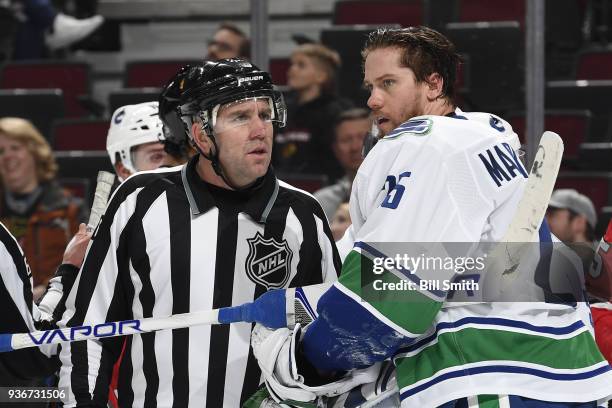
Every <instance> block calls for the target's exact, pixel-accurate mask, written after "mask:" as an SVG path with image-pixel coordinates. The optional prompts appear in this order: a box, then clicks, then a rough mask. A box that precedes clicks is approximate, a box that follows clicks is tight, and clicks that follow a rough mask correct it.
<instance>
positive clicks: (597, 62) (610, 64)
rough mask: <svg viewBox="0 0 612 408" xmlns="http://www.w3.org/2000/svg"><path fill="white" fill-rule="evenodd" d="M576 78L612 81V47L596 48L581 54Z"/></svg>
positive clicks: (577, 64)
mask: <svg viewBox="0 0 612 408" xmlns="http://www.w3.org/2000/svg"><path fill="white" fill-rule="evenodd" d="M575 78H576V79H590V80H593V79H595V80H597V79H609V80H612V47H605V48H604V47H596V48H590V49H586V50H584V51H582V52H580V53H579V54H578V58H577V61H576V74H575Z"/></svg>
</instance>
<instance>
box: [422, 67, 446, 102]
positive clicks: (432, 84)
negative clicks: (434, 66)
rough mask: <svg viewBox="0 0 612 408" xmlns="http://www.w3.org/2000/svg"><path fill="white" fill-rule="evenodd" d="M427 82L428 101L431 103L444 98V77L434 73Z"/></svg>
mask: <svg viewBox="0 0 612 408" xmlns="http://www.w3.org/2000/svg"><path fill="white" fill-rule="evenodd" d="M425 82H426V83H427V99H428V100H429V101H435V100H436V99H438V98H441V97H442V96H443V94H442V92H443V89H444V78H442V75H440V74H438V73H437V72H433V73H431V74H429V76H428V77H427V78H426V79H425Z"/></svg>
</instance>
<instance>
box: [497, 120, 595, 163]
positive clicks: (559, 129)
mask: <svg viewBox="0 0 612 408" xmlns="http://www.w3.org/2000/svg"><path fill="white" fill-rule="evenodd" d="M544 115H545V116H544V129H545V130H551V131H553V132H555V133H558V134H559V136H561V139H563V144H564V146H565V149H564V152H563V164H564V165H566V166H567V165H571V166H575V165H576V164H577V160H578V156H579V153H578V152H579V150H580V144H581V143H583V142H585V141H586V140H588V135H589V131H590V126H591V116H592V115H591V112H589V111H586V110H547V111H545V112H544ZM505 119H507V120H508V122H510V124H511V125H512V129H514V131H515V132H516V133H517V134H518V135H519V139H520V140H521V143H525V139H526V138H525V130H526V129H525V113H524V112H517V113H514V114H513V113H509V114H508V115H506V116H505Z"/></svg>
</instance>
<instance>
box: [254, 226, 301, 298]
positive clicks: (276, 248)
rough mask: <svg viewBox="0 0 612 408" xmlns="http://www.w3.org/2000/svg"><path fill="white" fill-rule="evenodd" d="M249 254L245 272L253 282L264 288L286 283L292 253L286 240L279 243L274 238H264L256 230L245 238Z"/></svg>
mask: <svg viewBox="0 0 612 408" xmlns="http://www.w3.org/2000/svg"><path fill="white" fill-rule="evenodd" d="M247 242H248V243H249V254H248V255H247V258H246V268H245V269H246V273H247V275H248V277H249V279H251V280H252V281H253V282H255V283H257V284H260V285H262V286H265V287H266V289H278V288H282V287H284V286H285V285H286V284H287V281H288V280H289V275H290V268H291V257H292V256H293V253H292V252H291V249H290V248H289V244H287V241H286V240H283V241H282V242H281V243H279V242H277V241H276V240H275V239H274V238H270V239H265V238H264V237H263V235H261V233H259V232H257V234H256V235H255V237H253V238H249V239H247Z"/></svg>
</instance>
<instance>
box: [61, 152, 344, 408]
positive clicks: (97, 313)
mask: <svg viewBox="0 0 612 408" xmlns="http://www.w3.org/2000/svg"><path fill="white" fill-rule="evenodd" d="M197 160H198V156H196V157H195V158H194V159H192V160H191V161H190V162H189V163H188V164H187V165H185V166H182V167H175V168H171V169H159V170H155V171H152V172H145V173H141V174H137V175H135V176H133V177H131V178H129V179H128V180H127V181H125V182H124V183H123V184H122V185H121V186H120V187H119V188H118V190H117V191H116V192H115V193H114V195H113V197H112V199H111V201H110V203H109V206H108V208H107V210H106V214H105V215H104V217H103V219H102V222H101V224H100V226H99V228H98V229H97V231H96V233H95V234H94V238H93V240H92V244H91V245H90V247H89V248H88V253H87V255H86V258H85V262H84V264H83V267H82V269H81V272H80V273H79V276H78V278H77V282H76V283H75V286H74V288H73V290H72V291H71V293H70V295H69V296H68V299H67V303H66V312H65V313H64V315H63V318H62V322H60V326H63V325H67V326H74V325H80V324H83V323H86V324H92V323H101V322H104V321H116V320H124V319H133V318H136V319H140V318H145V317H152V316H154V317H165V316H168V315H172V314H176V313H184V312H194V311H200V310H209V309H213V308H219V307H225V306H231V305H240V304H242V303H245V302H250V301H252V300H254V299H255V298H256V297H258V296H259V295H260V294H262V293H263V292H265V290H266V289H268V288H277V287H288V286H304V285H309V284H316V283H320V282H323V281H333V280H336V277H337V274H338V273H339V271H340V266H341V264H340V259H339V257H338V253H337V250H336V248H335V245H334V242H333V238H332V235H331V232H330V230H329V226H328V224H327V220H326V218H325V214H324V213H323V210H322V209H321V206H320V205H319V203H318V202H317V201H316V200H315V199H314V198H313V197H312V196H311V195H309V194H308V193H305V192H303V191H301V190H297V189H295V188H293V187H291V186H289V185H288V184H286V183H283V182H282V181H278V180H277V179H276V177H275V176H274V173H273V171H272V170H271V169H270V170H269V171H268V173H267V174H266V176H265V177H264V178H263V179H262V181H261V183H260V184H259V185H258V187H257V188H252V189H250V190H249V192H233V191H229V190H223V189H220V188H216V187H213V186H211V185H209V184H206V183H204V182H202V180H201V179H200V178H199V176H198V175H197V173H196V169H195V166H196V164H197ZM250 332H251V325H250V324H246V323H245V324H234V325H226V326H212V327H211V326H197V327H192V328H185V329H176V330H171V331H170V330H167V331H161V332H157V333H147V334H143V335H136V336H131V337H128V338H126V347H125V351H124V354H123V357H122V360H121V365H120V369H119V384H118V394H119V405H120V406H121V407H122V408H124V407H132V406H133V407H147V408H152V407H187V406H189V407H198V408H199V407H205V406H206V407H212V408H218V407H238V406H240V403H241V402H242V401H244V400H246V399H247V398H248V397H249V396H250V395H251V394H252V393H253V392H254V391H255V390H256V388H257V386H258V384H259V381H260V376H261V374H260V371H259V368H258V366H257V362H256V360H255V358H254V357H253V355H252V353H251V352H250V345H249V341H250ZM122 344H123V338H111V339H103V340H102V341H90V342H78V343H73V344H71V345H70V346H67V347H63V348H62V351H61V360H62V369H61V374H60V386H62V387H64V386H65V387H70V389H71V392H70V393H69V400H68V401H66V402H65V403H66V406H67V407H70V406H74V404H75V401H76V402H77V403H78V404H79V406H81V405H83V406H87V405H88V406H104V404H105V402H106V399H107V394H108V385H109V380H110V376H111V370H112V366H113V363H114V362H115V361H116V359H117V358H118V356H119V355H120V353H121V347H122Z"/></svg>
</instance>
